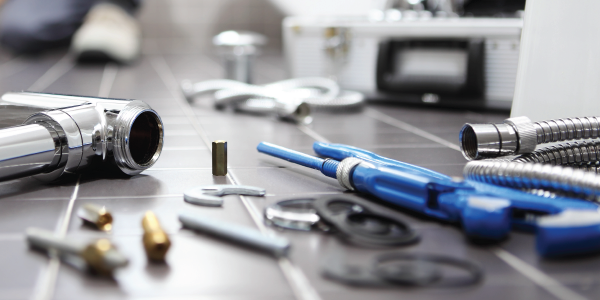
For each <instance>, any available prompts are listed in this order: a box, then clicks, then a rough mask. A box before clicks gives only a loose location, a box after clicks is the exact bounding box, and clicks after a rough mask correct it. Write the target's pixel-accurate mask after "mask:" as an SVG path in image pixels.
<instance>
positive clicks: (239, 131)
mask: <svg viewBox="0 0 600 300" xmlns="http://www.w3.org/2000/svg"><path fill="white" fill-rule="evenodd" d="M146 52H147V53H150V54H147V55H145V56H143V57H142V59H141V60H140V61H139V62H138V63H136V64H134V65H132V66H129V67H117V66H113V65H107V66H104V65H74V64H72V63H71V60H70V58H69V57H65V56H64V53H62V52H56V53H49V54H46V55H44V56H41V57H37V58H24V57H16V58H13V57H11V56H9V55H6V54H4V53H0V92H7V91H18V90H25V89H32V90H37V91H44V92H55V93H69V94H83V95H91V96H96V95H99V94H101V95H106V96H110V97H119V98H136V99H140V100H144V101H146V102H147V103H149V104H150V105H151V106H152V107H153V108H155V109H156V110H157V111H158V113H159V114H160V115H161V117H162V119H163V121H164V124H165V147H164V152H163V154H162V156H161V158H160V159H159V161H158V162H157V163H156V165H155V166H154V167H152V168H151V169H150V170H148V171H146V172H144V173H142V174H141V175H138V176H134V177H131V178H98V177H94V176H91V175H85V176H83V177H82V178H81V180H80V182H79V183H76V182H68V183H63V184H59V185H43V184H41V183H38V182H36V181H35V180H32V179H27V178H25V179H19V180H13V181H9V182H2V183H0V216H1V217H0V249H1V250H0V251H1V252H0V253H2V254H3V255H1V256H0V266H1V267H0V299H121V298H129V299H138V298H161V299H163V298H164V299H293V298H295V299H319V298H320V299H433V298H443V299H461V300H462V299H484V298H485V299H490V300H491V299H552V298H559V299H575V298H576V297H581V298H580V299H584V298H585V297H588V298H590V299H592V298H598V292H599V291H600V275H599V273H598V272H597V270H598V267H600V257H598V256H590V257H584V258H580V259H576V260H572V259H571V260H559V261H550V260H543V259H540V258H539V257H538V256H537V255H536V254H535V251H534V236H533V235H531V234H526V233H518V232H513V233H512V234H511V237H510V238H509V239H507V240H506V241H503V242H501V243H498V244H495V245H485V246H482V245H477V244H473V243H471V242H469V241H467V240H466V239H465V237H464V235H463V234H462V233H461V231H460V229H459V228H458V227H456V226H452V225H448V224H442V223H439V222H435V221H432V220H428V219H425V218H423V217H421V216H419V215H417V214H413V213H409V212H406V211H402V210H399V211H398V212H397V213H398V214H399V215H400V216H401V217H402V218H403V219H405V220H406V221H407V222H408V223H410V224H411V225H413V226H414V227H415V228H416V229H417V230H418V231H419V232H420V233H421V235H422V240H421V242H420V243H418V244H416V245H412V246H409V247H404V248H399V249H397V250H399V251H409V252H428V253H437V254H447V255H452V256H455V257H458V258H465V259H470V260H473V261H476V262H478V263H479V264H480V265H481V266H482V267H483V268H484V270H485V280H484V281H483V282H482V283H481V284H479V285H477V286H474V287H471V288H468V289H416V288H397V289H385V290H377V289H365V288H357V287H349V286H345V285H341V284H339V283H337V282H333V281H329V280H327V279H324V278H323V277H322V276H321V274H320V272H321V271H320V270H321V269H320V266H321V264H322V262H323V261H324V260H327V259H328V258H331V257H338V258H339V257H345V258H346V259H348V260H349V261H354V262H365V261H367V260H368V258H369V257H372V256H373V255H374V254H376V253H379V252H381V251H382V250H373V249H364V248H357V247H353V246H348V245H344V244H341V243H340V242H339V241H337V240H336V239H334V238H332V237H329V236H327V235H325V234H321V233H316V232H313V233H305V232H291V231H281V230H275V229H273V228H269V227H267V226H266V225H264V224H263V223H262V220H261V211H262V209H263V208H264V207H265V206H266V205H268V204H271V203H275V202H276V201H279V200H282V199H289V198H294V197H310V196H318V195H325V194H336V193H342V192H344V190H343V189H342V188H341V187H340V186H339V184H338V183H337V182H336V181H335V180H333V179H331V178H326V177H324V176H323V175H321V174H320V173H319V172H317V171H314V170H309V169H305V168H301V167H298V166H294V165H292V164H290V163H287V162H284V161H281V160H277V159H274V158H271V157H267V156H265V155H261V154H259V153H258V152H257V151H256V150H255V148H256V145H257V144H258V143H259V142H261V141H268V142H272V143H276V144H279V145H282V146H285V147H289V148H292V149H296V150H299V151H303V152H306V153H312V150H311V147H312V143H313V142H314V141H315V140H320V141H331V142H336V143H347V144H351V145H355V146H359V147H363V148H366V149H369V150H372V151H375V152H377V153H379V154H382V155H384V156H387V157H390V158H394V159H398V160H402V161H405V162H409V163H413V164H417V165H421V166H425V167H428V168H431V169H433V170H436V171H439V172H442V173H445V174H448V175H451V176H461V173H462V167H463V166H464V163H465V161H464V159H463V158H462V156H461V154H460V153H459V152H458V151H457V136H458V131H459V129H460V127H461V126H462V124H464V123H465V122H496V121H501V120H503V119H504V118H505V117H506V115H505V114H500V113H481V112H468V111H457V110H439V109H423V108H414V107H402V106H379V105H369V106H368V107H367V108H366V109H365V110H363V111H362V112H358V113H348V114H342V113H338V114H326V113H317V114H315V121H314V123H313V124H311V125H310V126H298V125H294V124H291V123H285V122H280V121H278V120H276V119H274V118H270V117H258V116H251V115H243V114H236V113H234V112H232V111H217V110H214V109H213V108H212V105H211V103H210V100H208V99H199V100H198V101H196V102H195V103H194V104H193V105H191V106H190V105H189V104H187V103H186V102H185V101H184V100H183V98H182V97H181V94H180V92H179V90H178V88H177V84H178V82H179V81H180V80H182V79H186V78H191V79H194V80H201V79H209V78H218V77H220V76H221V69H220V68H219V64H218V62H217V61H215V60H214V59H213V58H212V57H210V56H206V55H202V54H194V55H192V54H181V55H176V54H161V53H160V52H151V51H150V52H149V51H146ZM257 71H258V75H259V76H257V81H258V83H266V82H270V81H274V80H278V79H282V78H284V76H285V72H284V69H283V60H282V58H281V56H279V55H267V56H263V57H262V58H261V59H260V60H259V62H258V65H257ZM115 72H116V76H113V75H115ZM112 78H114V80H111V79H112ZM414 128H417V129H416V130H415V129H414ZM216 139H225V140H227V141H228V149H229V172H230V175H231V177H229V178H226V177H213V176H212V175H211V169H210V168H211V155H210V151H209V149H208V147H207V142H209V141H212V140H216ZM224 183H235V184H244V185H255V186H260V187H263V188H266V190H267V192H268V194H267V196H266V197H264V198H253V197H244V198H240V197H236V196H228V197H226V198H225V204H224V206H223V207H222V208H207V207H197V206H193V205H190V204H187V203H185V202H184V201H183V199H182V192H183V191H184V190H186V189H188V188H191V187H195V186H200V185H209V184H224ZM76 190H77V192H76V193H75V191H76ZM70 202H73V204H74V210H75V211H76V210H77V208H78V207H79V206H80V205H82V204H83V203H87V202H93V203H97V204H100V205H105V206H106V207H107V208H108V209H109V210H111V211H112V213H113V216H114V219H115V221H114V228H113V230H112V231H111V232H110V233H100V232H97V231H94V230H92V229H90V228H89V227H87V226H83V225H82V222H81V220H79V219H78V218H77V217H76V216H75V215H73V214H71V215H67V211H68V210H67V208H68V207H69V203H70ZM147 210H153V211H155V212H156V214H157V215H158V218H159V219H160V221H161V222H162V224H163V226H164V228H165V229H166V230H167V231H168V232H169V233H170V234H171V237H172V241H173V246H172V249H171V251H170V252H169V255H168V260H167V264H164V265H160V264H152V263H148V262H147V260H146V258H145V255H144V252H143V248H142V243H141V233H142V231H141V226H140V221H141V217H142V215H143V213H144V212H145V211H147ZM182 210H186V211H195V212H198V213H201V214H204V215H206V216H209V217H213V218H218V219H220V220H224V221H228V222H233V223H238V224H242V225H245V226H249V227H253V228H259V229H260V230H263V232H264V233H265V234H275V235H279V236H284V237H287V238H289V239H290V240H291V241H292V245H293V246H292V251H291V255H290V257H289V259H284V260H280V261H277V260H275V259H273V258H271V257H269V256H267V255H264V254H261V253H258V252H255V251H252V250H248V249H246V248H243V247H240V246H237V245H233V244H230V243H227V242H224V241H222V240H218V239H214V238H211V237H209V236H205V235H202V234H196V233H193V232H191V231H189V230H185V229H182V228H181V225H180V223H179V222H178V221H177V213H178V212H180V211H182ZM66 221H68V222H66ZM63 224H67V225H68V235H69V236H74V237H78V238H93V237H101V236H106V237H108V238H110V239H111V240H112V241H114V243H115V244H116V245H118V247H119V248H120V249H121V250H122V252H123V253H125V254H126V255H127V256H128V257H129V258H130V264H129V266H128V267H126V268H125V269H123V270H122V271H120V272H119V273H117V274H116V276H115V279H114V280H107V279H103V278H97V277H93V276H90V275H87V274H84V273H81V272H79V271H77V270H75V269H73V268H71V267H69V266H67V265H59V266H58V265H55V264H54V263H52V262H51V261H50V260H49V259H48V258H47V257H46V256H44V255H42V254H41V253H39V252H36V251H32V250H29V249H28V248H27V245H26V243H25V240H24V238H23V233H24V230H25V229H26V228H27V227H29V226H37V227H42V228H46V229H50V230H54V229H55V228H57V227H59V226H62V225H63ZM574 297H575V298H574Z"/></svg>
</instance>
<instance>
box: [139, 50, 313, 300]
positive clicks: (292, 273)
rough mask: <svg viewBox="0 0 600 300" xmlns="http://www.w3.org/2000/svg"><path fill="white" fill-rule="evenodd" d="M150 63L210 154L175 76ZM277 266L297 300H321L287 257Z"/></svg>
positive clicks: (158, 62)
mask: <svg viewBox="0 0 600 300" xmlns="http://www.w3.org/2000/svg"><path fill="white" fill-rule="evenodd" d="M150 62H151V64H152V66H153V67H154V70H155V71H156V72H157V73H158V75H159V76H160V78H161V79H162V81H163V83H164V84H165V85H166V86H167V88H168V89H169V91H170V92H171V94H172V95H173V97H174V98H175V100H176V101H177V102H178V103H179V106H180V107H181V109H182V110H183V111H184V112H185V115H186V116H187V118H188V119H189V121H190V122H191V123H192V126H194V129H195V130H196V132H197V133H198V134H199V135H200V138H202V140H203V141H204V143H205V144H206V147H207V148H208V149H209V150H210V151H211V152H212V143H211V142H210V140H209V138H208V136H207V135H206V132H205V131H204V128H203V127H202V125H201V124H200V122H198V119H197V118H196V116H195V115H194V113H193V111H192V109H191V106H190V105H189V103H187V102H186V101H185V100H182V99H185V97H184V96H183V93H182V92H181V89H180V88H179V84H178V83H177V80H176V79H175V76H174V75H173V73H172V72H171V69H170V67H169V65H168V64H167V62H166V60H165V58H164V57H163V56H162V55H161V56H154V57H153V58H152V59H151V61H150ZM227 177H228V178H229V180H230V181H231V182H232V183H234V184H237V181H236V180H235V178H234V176H233V174H232V173H231V172H228V174H227ZM240 198H241V200H242V203H243V204H244V207H245V208H246V210H248V213H249V214H250V217H251V218H252V220H253V221H254V223H255V224H256V226H257V227H258V229H259V230H260V231H261V232H262V233H263V234H269V232H271V231H270V230H268V229H267V228H266V227H265V225H264V224H263V222H262V215H261V214H260V212H258V209H257V208H256V206H254V204H253V203H252V202H251V201H249V200H248V199H247V198H246V197H244V196H240ZM278 265H279V268H280V269H281V272H282V273H283V274H284V276H285V278H286V280H287V282H288V284H289V285H290V288H291V289H292V292H293V293H294V296H295V297H296V298H297V299H302V300H320V299H321V297H320V296H319V294H318V293H317V291H316V290H315V289H314V288H313V287H312V286H311V285H310V282H309V281H308V279H307V278H306V276H305V275H304V273H302V270H300V269H299V268H298V267H297V266H295V265H294V264H293V263H292V262H291V261H290V260H289V258H287V257H282V258H280V259H279V260H278Z"/></svg>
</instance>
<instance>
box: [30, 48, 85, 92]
mask: <svg viewBox="0 0 600 300" xmlns="http://www.w3.org/2000/svg"><path fill="white" fill-rule="evenodd" d="M74 66H75V64H74V63H73V57H72V56H71V55H70V53H67V54H65V56H63V57H62V58H61V59H60V60H59V61H57V62H56V63H55V64H54V65H53V66H52V67H50V69H48V71H46V73H44V75H42V76H41V77H40V78H38V80H36V81H35V82H34V83H33V84H32V85H31V86H30V87H29V88H28V89H27V90H28V91H33V92H41V91H43V90H45V89H46V88H48V87H49V86H50V85H51V84H53V83H54V82H55V81H56V80H58V79H59V78H60V77H62V76H63V75H64V74H65V73H67V72H68V71H69V70H71V69H72V68H73V67H74Z"/></svg>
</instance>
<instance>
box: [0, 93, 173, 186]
mask: <svg viewBox="0 0 600 300" xmlns="http://www.w3.org/2000/svg"><path fill="white" fill-rule="evenodd" d="M18 111H25V112H31V111H33V112H34V113H33V114H32V115H30V116H29V117H28V118H26V119H25V121H24V122H23V123H22V125H19V126H14V127H8V128H3V129H0V181H2V180H10V179H15V178H20V177H26V176H31V175H35V176H34V177H35V178H37V179H39V180H41V181H44V182H49V181H53V180H56V179H58V178H61V177H65V176H67V175H69V174H77V173H81V172H84V171H86V170H87V171H91V170H99V169H107V170H112V171H117V172H122V173H125V174H127V175H136V174H139V173H141V172H142V171H144V170H145V169H148V168H149V167H151V166H152V165H153V164H154V163H155V162H156V160H157V159H158V157H159V156H160V153H161V151H162V146H163V124H162V121H161V119H160V117H159V116H158V114H157V113H156V111H154V110H153V109H152V108H150V106H149V105H148V104H146V103H144V102H142V101H138V100H125V99H110V98H97V97H83V96H71V95H59V94H44V93H33V92H21V93H6V94H4V95H3V96H2V100H1V101H0V119H5V120H6V119H8V118H11V117H12V118H14V115H15V114H14V113H15V112H18Z"/></svg>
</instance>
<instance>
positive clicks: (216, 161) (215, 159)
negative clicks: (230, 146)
mask: <svg viewBox="0 0 600 300" xmlns="http://www.w3.org/2000/svg"><path fill="white" fill-rule="evenodd" d="M212 173H213V175H215V176H225V175H227V141H222V140H217V141H214V142H212Z"/></svg>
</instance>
